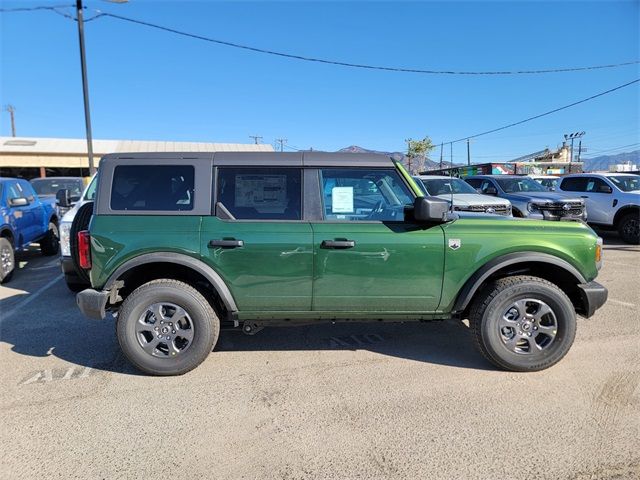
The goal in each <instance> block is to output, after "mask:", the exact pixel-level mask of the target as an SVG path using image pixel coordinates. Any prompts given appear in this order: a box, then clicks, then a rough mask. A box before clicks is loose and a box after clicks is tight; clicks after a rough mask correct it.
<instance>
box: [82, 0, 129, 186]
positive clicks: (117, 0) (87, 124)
mask: <svg viewBox="0 0 640 480" xmlns="http://www.w3.org/2000/svg"><path fill="white" fill-rule="evenodd" d="M107 1H110V2H111V3H126V2H127V1H128V0H107ZM82 9H83V7H82V0H76V15H77V19H78V39H79V40H80V68H81V69H82V95H83V98H84V124H85V127H86V130H87V155H88V157H89V175H93V174H94V173H96V167H95V165H94V163H93V142H92V138H91V115H90V113H89V83H88V80H87V60H86V58H85V48H84V18H83V14H82Z"/></svg>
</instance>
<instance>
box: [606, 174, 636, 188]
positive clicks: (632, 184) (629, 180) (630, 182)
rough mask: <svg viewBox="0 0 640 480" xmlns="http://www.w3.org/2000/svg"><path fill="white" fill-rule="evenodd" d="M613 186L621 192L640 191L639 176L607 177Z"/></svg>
mask: <svg viewBox="0 0 640 480" xmlns="http://www.w3.org/2000/svg"><path fill="white" fill-rule="evenodd" d="M608 178H609V180H611V181H612V182H613V184H614V185H615V186H616V187H618V188H619V189H620V190H622V191H623V192H631V191H633V190H640V175H634V176H626V175H620V176H615V177H613V176H612V177H608Z"/></svg>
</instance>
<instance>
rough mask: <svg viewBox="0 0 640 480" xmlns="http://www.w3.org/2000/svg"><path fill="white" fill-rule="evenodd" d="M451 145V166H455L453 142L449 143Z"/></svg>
mask: <svg viewBox="0 0 640 480" xmlns="http://www.w3.org/2000/svg"><path fill="white" fill-rule="evenodd" d="M449 147H451V165H450V167H451V168H453V142H451V143H450V144H449Z"/></svg>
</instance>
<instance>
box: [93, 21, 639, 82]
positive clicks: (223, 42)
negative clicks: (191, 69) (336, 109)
mask: <svg viewBox="0 0 640 480" xmlns="http://www.w3.org/2000/svg"><path fill="white" fill-rule="evenodd" d="M97 12H98V14H100V15H101V16H102V17H110V18H114V19H116V20H121V21H124V22H130V23H134V24H137V25H143V26H146V27H150V28H155V29H158V30H163V31H165V32H169V33H173V34H176V35H181V36H184V37H189V38H194V39H196V40H203V41H205V42H210V43H215V44H218V45H224V46H227V47H232V48H238V49H242V50H248V51H251V52H256V53H263V54H266V55H274V56H278V57H284V58H291V59H294V60H301V61H305V62H316V63H324V64H329V65H338V66H342V67H350V68H363V69H367V70H383V71H389V72H404V73H421V74H429V75H532V74H543V73H562V72H579V71H586V70H601V69H607V68H618V67H624V66H628V65H636V64H638V63H640V60H633V61H629V62H622V63H614V64H606V65H591V66H586V67H566V68H549V69H537V70H536V69H534V70H496V71H467V70H432V69H419V68H404V67H389V66H383V65H367V64H362V63H350V62H341V61H338V60H329V59H325V58H316V57H307V56H304V55H295V54H292V53H285V52H278V51H275V50H268V49H265V48H258V47H253V46H249V45H242V44H239V43H235V42H229V41H226V40H219V39H216V38H211V37H205V36H204V35H198V34H195V33H189V32H185V31H182V30H177V29H175V28H170V27H164V26H162V25H157V24H155V23H151V22H146V21H143V20H137V19H134V18H130V17H125V16H123V15H116V14H113V13H107V12H102V11H100V10H97ZM96 18H97V17H96Z"/></svg>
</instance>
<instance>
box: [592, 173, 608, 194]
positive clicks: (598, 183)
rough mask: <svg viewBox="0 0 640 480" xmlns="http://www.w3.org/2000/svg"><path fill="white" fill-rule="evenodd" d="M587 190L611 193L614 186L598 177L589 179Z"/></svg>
mask: <svg viewBox="0 0 640 480" xmlns="http://www.w3.org/2000/svg"><path fill="white" fill-rule="evenodd" d="M587 180H588V181H587V192H591V193H611V191H612V188H611V187H610V186H609V185H607V183H606V182H605V181H604V180H601V179H600V178H597V177H589V178H588V179H587Z"/></svg>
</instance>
